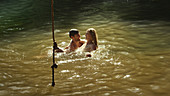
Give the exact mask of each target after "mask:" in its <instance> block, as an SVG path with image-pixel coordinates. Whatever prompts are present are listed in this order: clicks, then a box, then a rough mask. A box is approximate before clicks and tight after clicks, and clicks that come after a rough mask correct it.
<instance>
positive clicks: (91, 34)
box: [86, 28, 98, 46]
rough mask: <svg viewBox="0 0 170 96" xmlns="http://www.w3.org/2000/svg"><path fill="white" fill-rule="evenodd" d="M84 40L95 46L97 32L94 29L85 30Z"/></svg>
mask: <svg viewBox="0 0 170 96" xmlns="http://www.w3.org/2000/svg"><path fill="white" fill-rule="evenodd" d="M86 39H87V40H91V41H92V42H93V43H94V44H95V45H96V46H97V42H98V36H97V32H96V30H95V29H94V28H89V29H87V31H86Z"/></svg>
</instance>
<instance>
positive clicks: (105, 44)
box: [0, 0, 170, 96]
mask: <svg viewBox="0 0 170 96" xmlns="http://www.w3.org/2000/svg"><path fill="white" fill-rule="evenodd" d="M72 1H73V0H72ZM87 1H88V2H86V1H83V0H79V1H78V0H77V1H75V2H72V4H70V3H71V1H68V0H65V2H64V1H62V0H58V2H57V4H56V5H57V6H55V39H56V41H57V43H58V46H59V47H61V48H65V47H66V46H67V45H68V44H69V42H70V38H69V37H68V31H69V30H70V29H72V28H76V29H78V30H79V31H80V34H81V39H85V32H86V30H87V29H88V28H91V27H92V28H95V29H96V30H97V33H98V39H99V48H98V50H96V51H95V52H93V53H92V57H90V58H88V57H85V53H83V52H78V53H73V54H63V53H58V54H56V57H55V60H56V64H58V68H57V69H55V84H56V85H55V87H52V86H51V81H52V80H51V79H52V76H51V73H52V70H51V65H52V32H51V21H50V20H51V18H50V15H51V14H50V2H49V1H48V2H47V1H40V0H36V1H34V3H33V1H32V0H30V1H27V0H15V1H12V0H6V1H5V0H2V1H0V54H1V55H0V96H10V95H11V96H36V95H41V96H82V95H85V96H86V95H87V96H88V95H89V96H105V95H106V96H169V95H170V92H169V89H170V82H169V81H170V74H169V73H170V63H169V62H170V59H169V58H170V32H169V31H170V27H169V26H170V22H169V21H168V20H167V21H166V20H148V19H146V20H144V19H142V20H139V19H138V20H131V19H123V18H120V16H125V15H124V14H125V13H124V14H123V13H118V11H116V10H115V9H114V8H112V7H111V6H113V5H114V3H113V2H111V1H112V0H105V1H104V0H99V1H97V0H91V2H89V0H87ZM95 1H97V2H95ZM122 1H123V0H122ZM125 1H126V0H124V3H128V2H125ZM127 1H128V0H127ZM129 1H130V0H129ZM69 4H70V5H69ZM130 4H131V3H130ZM133 4H134V3H133ZM75 6H76V7H75ZM115 8H117V7H115ZM125 12H127V11H125Z"/></svg>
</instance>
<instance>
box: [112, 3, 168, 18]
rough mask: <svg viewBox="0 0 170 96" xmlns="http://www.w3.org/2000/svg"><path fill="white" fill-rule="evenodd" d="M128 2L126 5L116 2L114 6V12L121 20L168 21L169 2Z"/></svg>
mask: <svg viewBox="0 0 170 96" xmlns="http://www.w3.org/2000/svg"><path fill="white" fill-rule="evenodd" d="M116 1H117V0H116ZM124 1H125V0H124ZM128 1H129V2H126V3H122V2H116V3H118V4H116V6H115V8H116V11H117V12H118V13H119V15H120V17H121V18H123V19H137V20H138V19H149V20H170V18H169V17H170V11H169V10H170V7H169V4H170V0H128ZM113 6H114V4H113Z"/></svg>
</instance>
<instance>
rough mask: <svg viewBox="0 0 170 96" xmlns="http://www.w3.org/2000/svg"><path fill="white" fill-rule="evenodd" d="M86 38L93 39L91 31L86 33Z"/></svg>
mask: <svg viewBox="0 0 170 96" xmlns="http://www.w3.org/2000/svg"><path fill="white" fill-rule="evenodd" d="M86 40H87V41H91V40H92V36H91V34H90V33H89V32H87V33H86Z"/></svg>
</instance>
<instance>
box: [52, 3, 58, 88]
mask: <svg viewBox="0 0 170 96" xmlns="http://www.w3.org/2000/svg"><path fill="white" fill-rule="evenodd" d="M53 3H54V2H53V0H51V18H52V38H53V65H52V66H51V68H52V86H53V87H54V85H55V82H54V68H57V65H56V63H55V49H56V48H57V43H56V42H55V37H54V7H53V5H54V4H53Z"/></svg>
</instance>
